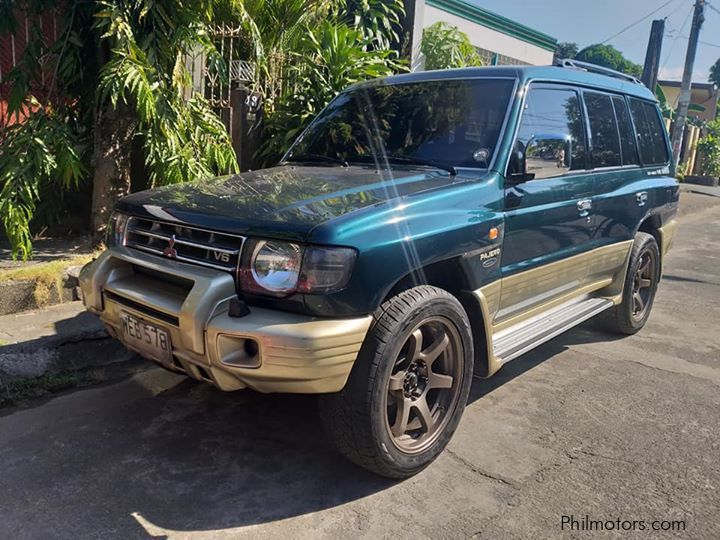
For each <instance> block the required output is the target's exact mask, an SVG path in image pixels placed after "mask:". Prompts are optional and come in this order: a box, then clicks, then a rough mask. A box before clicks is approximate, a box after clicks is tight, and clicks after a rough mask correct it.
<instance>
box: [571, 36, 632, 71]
mask: <svg viewBox="0 0 720 540" xmlns="http://www.w3.org/2000/svg"><path fill="white" fill-rule="evenodd" d="M575 59H576V60H580V61H582V62H589V63H591V64H595V65H597V66H603V67H606V68H610V69H614V70H615V71H621V72H623V73H627V74H628V75H633V76H635V77H640V76H641V75H642V66H641V65H640V64H635V63H634V62H631V61H630V60H628V59H627V58H625V57H624V56H623V54H622V53H621V52H620V51H618V50H617V49H616V48H615V47H613V46H612V45H601V44H596V45H590V46H589V47H585V48H584V49H583V50H581V51H580V52H579V53H577V55H576V56H575Z"/></svg>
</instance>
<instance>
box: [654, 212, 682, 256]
mask: <svg viewBox="0 0 720 540" xmlns="http://www.w3.org/2000/svg"><path fill="white" fill-rule="evenodd" d="M677 228H678V223H677V220H675V219H673V220H670V221H669V222H667V223H666V224H665V225H664V226H662V227H660V228H659V229H658V230H659V232H660V246H659V247H660V255H661V256H663V257H664V256H665V255H666V254H667V252H668V251H670V247H671V246H672V243H673V240H674V239H675V233H676V232H677Z"/></svg>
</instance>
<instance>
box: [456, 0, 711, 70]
mask: <svg viewBox="0 0 720 540" xmlns="http://www.w3.org/2000/svg"><path fill="white" fill-rule="evenodd" d="M466 1H468V2H470V3H474V4H477V5H479V6H481V7H483V8H485V9H487V10H489V11H493V12H495V13H497V14H498V15H503V16H504V17H507V18H509V19H513V20H515V21H517V22H519V23H522V24H525V25H527V26H529V27H531V28H534V29H535V30H539V31H541V32H544V33H545V34H548V35H550V36H552V37H554V38H556V39H557V40H558V41H561V42H562V41H574V42H575V43H577V44H578V45H579V46H580V48H581V49H582V48H583V47H585V46H587V45H592V44H593V43H601V42H603V41H605V40H606V39H608V38H610V37H611V36H613V34H616V33H617V32H620V31H621V30H622V29H623V28H625V27H626V26H629V25H631V24H632V23H635V22H637V21H639V20H640V19H643V17H645V16H647V15H649V14H650V13H651V12H652V11H654V10H656V9H658V8H660V7H661V6H662V5H663V4H666V3H667V2H668V0H466ZM693 4H694V0H670V3H669V4H667V5H666V6H665V7H662V8H661V9H659V10H658V11H657V13H654V14H652V15H650V16H648V17H647V19H645V20H643V21H642V22H640V23H638V24H637V25H635V26H633V27H632V28H630V29H629V30H627V31H625V32H623V33H622V34H620V35H619V36H617V37H614V38H612V39H610V40H609V41H608V43H609V44H610V45H613V46H615V48H617V49H619V50H620V51H621V52H622V53H623V54H624V55H625V57H626V58H628V59H630V60H632V61H633V62H635V63H637V64H640V65H642V64H643V62H644V61H645V49H646V48H647V42H648V38H649V37H650V26H651V24H652V20H653V19H662V18H665V17H667V20H666V22H665V39H664V40H663V47H662V56H661V61H660V66H661V70H660V78H661V79H670V80H676V81H679V80H681V79H682V73H683V65H684V64H685V53H686V51H687V42H688V39H687V38H688V35H689V34H690V24H691V23H692V9H693ZM708 4H709V5H706V7H705V22H704V23H703V26H702V30H701V31H700V41H701V43H700V44H699V45H698V51H697V57H696V59H695V69H694V70H693V81H696V82H707V78H708V75H709V72H710V66H712V65H713V64H714V63H715V61H716V60H717V59H718V58H720V13H719V12H720V0H714V1H711V2H708ZM711 6H712V7H714V8H716V9H717V10H718V11H714V10H713V9H711ZM703 42H705V43H703Z"/></svg>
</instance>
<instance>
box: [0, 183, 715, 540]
mask: <svg viewBox="0 0 720 540" xmlns="http://www.w3.org/2000/svg"><path fill="white" fill-rule="evenodd" d="M683 198H684V203H687V204H686V205H685V208H684V212H683V213H684V216H683V218H682V222H681V225H682V226H681V229H680V231H679V237H678V238H677V240H676V245H675V248H674V251H673V252H672V253H671V255H670V257H669V258H668V260H667V264H666V269H665V280H664V281H663V283H662V285H661V288H660V290H659V293H658V297H657V302H656V305H655V308H654V312H653V315H652V317H651V320H650V322H649V324H648V326H647V327H646V328H645V329H644V330H643V332H642V333H640V334H639V335H637V336H634V337H630V338H624V339H618V338H616V337H614V336H609V335H605V334H602V333H600V332H598V331H597V330H595V328H594V327H593V326H592V325H591V324H587V325H584V326H582V327H580V328H578V329H576V330H574V331H572V332H570V333H567V334H565V335H563V336H560V337H559V338H557V339H555V340H554V341H552V342H550V343H548V344H546V345H545V346H543V347H541V348H539V349H536V350H535V351H534V352H532V353H530V354H528V355H526V356H524V357H522V358H520V359H518V360H516V361H514V362H512V363H511V364H509V365H508V366H506V367H505V368H503V370H502V371H501V372H500V373H499V374H498V375H497V376H496V377H495V378H493V379H491V380H489V381H476V382H475V383H474V385H473V388H472V396H471V402H470V403H469V405H468V406H467V410H466V411H465V416H464V419H463V421H462V423H461V425H460V428H459V430H458V432H457V434H456V435H455V438H454V439H453V441H452V443H451V444H450V447H449V449H448V450H447V451H446V452H445V453H444V454H443V455H442V456H441V458H440V459H439V460H438V461H437V462H436V463H435V464H434V465H432V466H431V467H430V468H429V469H427V470H426V471H425V472H423V473H421V474H419V475H418V476H417V477H415V478H413V479H410V480H407V481H405V482H400V483H395V482H390V481H386V480H382V479H379V478H376V477H374V476H372V475H370V474H369V473H366V472H364V471H363V470H360V469H358V468H355V467H354V466H351V465H349V464H347V463H346V462H345V461H343V460H342V459H341V458H340V457H338V456H337V455H335V454H334V453H333V452H332V451H331V450H330V449H329V447H328V445H327V444H326V442H325V440H324V438H323V434H322V432H321V429H320V424H319V421H318V418H317V413H316V408H315V400H314V399H313V398H312V397H305V396H261V395H256V394H250V393H236V394H223V393H220V392H219V391H216V390H214V389H212V388H211V387H209V386H204V385H201V384H196V383H192V382H190V381H186V380H183V379H181V378H179V377H176V376H174V375H171V374H168V373H165V372H162V371H160V370H156V369H153V370H150V371H147V372H145V373H142V374H139V375H136V376H135V377H134V378H132V379H128V380H125V381H123V382H120V383H116V384H112V385H108V386H104V387H95V388H91V389H84V390H79V391H76V392H74V393H70V394H66V395H63V396H60V397H57V398H55V399H53V400H51V401H48V402H45V403H42V404H36V405H35V406H34V407H31V408H27V409H24V410H17V411H5V412H4V414H5V416H3V417H1V418H0V538H13V539H19V538H42V539H47V538H72V539H77V538H102V539H109V538H123V539H125V538H147V537H150V536H152V537H157V538H164V537H170V538H184V537H192V538H274V537H282V538H303V537H307V538H319V537H333V538H334V537H337V538H340V537H348V538H351V537H363V538H382V537H400V538H408V537H432V538H464V537H473V536H475V537H479V538H490V539H503V538H587V537H597V538H674V537H677V538H707V539H717V538H720V332H719V331H718V328H719V327H718V324H719V323H720V205H717V204H716V200H717V201H720V198H716V197H714V196H713V195H712V194H706V195H699V194H698V195H693V194H684V195H683ZM570 515H572V516H574V519H576V520H577V521H578V526H580V525H581V522H582V520H584V519H585V516H588V518H589V519H591V520H603V521H605V520H612V521H615V520H616V519H618V518H619V519H620V520H626V521H628V522H631V521H633V520H635V521H636V522H639V520H646V521H645V522H644V523H645V526H646V530H645V531H642V532H641V531H638V530H636V531H635V532H620V533H618V532H610V533H608V532H603V533H599V532H594V533H588V532H578V531H575V532H568V530H567V526H566V528H565V531H564V532H563V530H562V529H561V522H562V516H570ZM654 520H669V521H671V520H684V521H685V530H684V531H675V532H662V533H661V532H653V531H651V530H650V526H651V525H650V524H651V523H652V521H654ZM637 527H639V525H637Z"/></svg>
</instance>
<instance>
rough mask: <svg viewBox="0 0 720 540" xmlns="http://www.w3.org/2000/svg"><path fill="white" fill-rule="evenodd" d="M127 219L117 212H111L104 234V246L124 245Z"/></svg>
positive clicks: (127, 217)
mask: <svg viewBox="0 0 720 540" xmlns="http://www.w3.org/2000/svg"><path fill="white" fill-rule="evenodd" d="M129 217H130V216H126V215H125V214H121V213H119V212H113V213H112V214H111V215H110V221H109V222H108V228H107V233H106V234H105V245H106V246H107V247H113V246H122V245H124V244H125V227H127V222H128V219H129Z"/></svg>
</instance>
